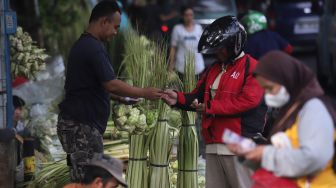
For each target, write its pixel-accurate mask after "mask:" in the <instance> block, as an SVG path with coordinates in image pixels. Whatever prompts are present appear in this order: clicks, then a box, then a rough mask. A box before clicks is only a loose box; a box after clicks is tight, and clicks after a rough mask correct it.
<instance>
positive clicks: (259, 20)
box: [240, 10, 267, 35]
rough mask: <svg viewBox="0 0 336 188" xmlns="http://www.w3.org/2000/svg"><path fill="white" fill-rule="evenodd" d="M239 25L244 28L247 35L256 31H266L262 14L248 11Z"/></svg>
mask: <svg viewBox="0 0 336 188" xmlns="http://www.w3.org/2000/svg"><path fill="white" fill-rule="evenodd" d="M240 23H242V24H243V26H244V27H245V29H246V31H247V34H249V35H251V34H253V33H256V32H258V31H261V30H264V29H267V19H266V16H265V15H264V14H262V13H261V12H258V11H253V10H251V11H249V12H248V13H247V14H246V15H245V16H244V17H243V18H242V19H241V20H240Z"/></svg>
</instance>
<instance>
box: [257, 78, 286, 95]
mask: <svg viewBox="0 0 336 188" xmlns="http://www.w3.org/2000/svg"><path fill="white" fill-rule="evenodd" d="M256 79H257V81H258V83H259V85H260V86H261V87H262V88H264V89H265V92H266V93H269V94H272V95H276V94H277V93H278V92H279V91H280V89H281V85H280V84H278V83H275V82H272V81H270V80H267V79H266V78H264V77H262V76H257V77H256Z"/></svg>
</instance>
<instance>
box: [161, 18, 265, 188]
mask: <svg viewBox="0 0 336 188" xmlns="http://www.w3.org/2000/svg"><path fill="white" fill-rule="evenodd" d="M245 42H246V31H245V29H244V27H243V26H242V25H241V24H240V23H239V22H238V20H237V19H236V18H235V17H233V16H225V17H222V18H219V19H217V20H215V21H214V22H213V23H212V24H210V25H209V26H208V27H206V28H205V30H204V32H203V34H202V36H201V39H200V41H199V43H198V51H199V52H200V53H203V54H214V55H215V56H216V57H217V62H216V63H214V64H213V65H212V66H211V67H210V68H208V69H207V70H206V71H205V73H204V74H203V75H202V77H201V79H200V80H199V82H198V83H197V86H196V88H195V89H194V90H193V91H192V92H191V93H182V92H177V91H174V90H170V89H167V90H166V91H165V95H164V96H163V100H164V101H165V102H166V103H167V104H168V105H171V106H174V107H177V108H181V109H183V110H189V111H200V112H202V116H203V117H202V135H203V137H204V140H205V142H206V187H208V188H210V187H211V188H217V187H218V188H219V187H226V188H228V187H232V188H238V187H239V188H240V187H250V185H251V182H250V178H249V174H247V173H246V168H244V167H243V166H242V165H241V164H239V162H237V158H236V157H235V156H234V154H233V153H231V152H230V151H229V150H228V149H227V147H226V145H225V144H224V143H223V140H222V136H223V133H224V130H225V129H231V130H232V131H234V132H236V133H238V134H243V135H248V134H250V133H253V130H257V131H259V130H258V128H260V127H261V129H262V127H263V124H264V118H265V112H266V109H265V110H264V111H262V112H260V111H258V110H257V111H256V110H255V109H257V107H258V106H259V104H260V103H261V101H262V98H263V94H264V90H263V89H262V88H261V87H260V86H259V85H258V83H257V81H256V79H255V78H254V77H253V75H252V71H253V70H254V69H255V67H256V64H257V61H256V60H255V59H254V58H253V57H251V56H250V55H248V54H245V53H244V52H243V47H244V44H245ZM249 114H253V115H252V116H251V115H249ZM244 124H246V125H244ZM246 127H247V128H246ZM254 128H255V129H254ZM261 131H262V130H261ZM243 168H244V169H243Z"/></svg>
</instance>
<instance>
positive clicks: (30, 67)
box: [9, 27, 49, 79]
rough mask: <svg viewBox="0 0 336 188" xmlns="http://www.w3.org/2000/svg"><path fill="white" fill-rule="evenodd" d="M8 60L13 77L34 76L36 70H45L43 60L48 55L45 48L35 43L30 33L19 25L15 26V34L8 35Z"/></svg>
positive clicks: (31, 77)
mask: <svg viewBox="0 0 336 188" xmlns="http://www.w3.org/2000/svg"><path fill="white" fill-rule="evenodd" d="M9 39H10V43H11V49H10V55H11V57H10V61H11V73H12V76H13V78H15V77H17V76H24V77H26V78H28V79H33V78H35V75H36V73H37V72H39V71H41V70H45V60H46V59H47V58H48V57H49V56H48V55H47V54H46V53H45V49H42V48H39V47H37V46H36V45H35V42H34V41H33V40H32V38H31V37H30V35H29V34H28V33H27V32H24V31H23V30H22V28H21V27H18V28H17V32H16V34H15V35H13V36H10V38H9Z"/></svg>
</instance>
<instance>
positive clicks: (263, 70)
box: [254, 51, 323, 108]
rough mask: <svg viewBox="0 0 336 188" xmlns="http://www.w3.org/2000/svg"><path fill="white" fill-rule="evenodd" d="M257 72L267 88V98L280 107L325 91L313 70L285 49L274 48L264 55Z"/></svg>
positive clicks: (267, 101) (268, 103) (272, 105)
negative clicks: (274, 49) (275, 49)
mask: <svg viewBox="0 0 336 188" xmlns="http://www.w3.org/2000/svg"><path fill="white" fill-rule="evenodd" d="M254 75H255V77H256V79H257V81H258V82H259V84H260V85H261V86H262V87H263V88H264V89H265V102H266V104H267V105H268V106H271V107H277V108H280V107H283V106H285V105H286V104H293V103H294V102H295V101H299V102H302V103H303V102H305V101H306V100H307V99H309V98H311V97H313V96H320V95H323V90H322V89H321V87H320V85H319V83H318V82H317V80H316V77H315V75H314V73H313V72H312V71H311V70H310V69H309V68H308V67H307V66H305V65H304V64H303V63H301V62H299V61H298V60H297V59H295V58H293V57H291V56H290V55H288V54H286V53H284V52H282V51H271V52H269V53H267V54H266V55H265V56H263V57H261V58H260V60H259V63H258V64H257V67H256V69H255V71H254Z"/></svg>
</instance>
